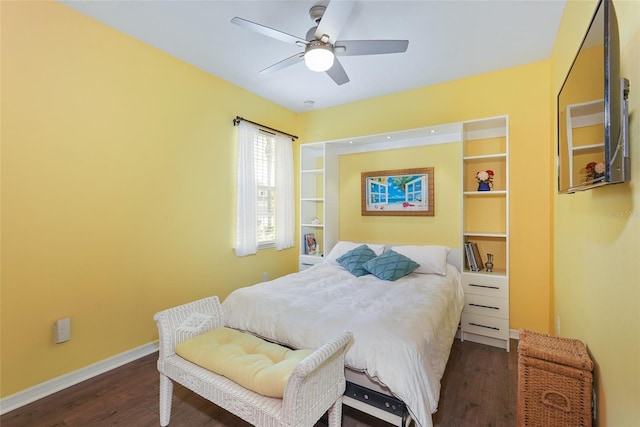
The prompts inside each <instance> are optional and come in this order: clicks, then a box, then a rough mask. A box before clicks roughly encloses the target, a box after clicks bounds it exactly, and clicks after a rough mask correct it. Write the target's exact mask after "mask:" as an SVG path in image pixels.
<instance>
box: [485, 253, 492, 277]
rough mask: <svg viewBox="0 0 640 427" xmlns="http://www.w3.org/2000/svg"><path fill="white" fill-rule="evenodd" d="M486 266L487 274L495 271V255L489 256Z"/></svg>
mask: <svg viewBox="0 0 640 427" xmlns="http://www.w3.org/2000/svg"><path fill="white" fill-rule="evenodd" d="M484 266H485V267H486V269H487V273H491V272H492V271H493V254H487V262H485V263H484Z"/></svg>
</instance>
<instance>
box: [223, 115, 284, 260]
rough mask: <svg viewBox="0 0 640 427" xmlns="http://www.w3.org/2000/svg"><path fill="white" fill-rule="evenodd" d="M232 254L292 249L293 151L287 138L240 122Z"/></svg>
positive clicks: (239, 254) (242, 254) (241, 254)
mask: <svg viewBox="0 0 640 427" xmlns="http://www.w3.org/2000/svg"><path fill="white" fill-rule="evenodd" d="M239 126H240V128H239V131H238V168H237V184H238V188H237V191H238V200H237V222H236V244H235V253H236V255H238V256H245V255H251V254H255V253H256V252H257V251H258V249H259V248H266V247H273V246H275V247H276V249H278V250H281V249H286V248H290V247H292V246H293V241H294V238H293V237H294V223H295V218H294V215H295V211H294V203H293V148H292V147H291V140H290V139H289V138H286V137H283V136H280V135H274V134H271V133H269V132H265V131H262V130H260V129H258V128H256V127H254V126H252V125H250V124H248V123H246V122H244V121H243V122H240V124H239Z"/></svg>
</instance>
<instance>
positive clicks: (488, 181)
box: [476, 169, 494, 191]
mask: <svg viewBox="0 0 640 427" xmlns="http://www.w3.org/2000/svg"><path fill="white" fill-rule="evenodd" d="M493 175H494V174H493V171H492V170H491V169H487V170H486V171H479V172H476V179H477V180H478V191H491V187H493Z"/></svg>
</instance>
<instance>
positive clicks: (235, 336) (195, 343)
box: [176, 327, 313, 398]
mask: <svg viewBox="0 0 640 427" xmlns="http://www.w3.org/2000/svg"><path fill="white" fill-rule="evenodd" d="M176 353H177V354H178V355H179V356H180V357H182V358H184V359H186V360H188V361H190V362H192V363H195V364H196V365H198V366H201V367H203V368H205V369H208V370H209V371H212V372H215V373H216V374H219V375H223V376H225V377H227V378H229V379H230V380H232V381H234V382H235V383H237V384H239V385H241V386H242V387H244V388H246V389H249V390H253V391H255V392H256V393H259V394H261V395H264V396H270V397H277V398H282V397H283V396H284V388H285V386H286V385H287V381H288V380H289V376H290V375H291V372H292V371H293V369H294V368H295V367H296V365H297V364H298V363H300V361H302V359H304V358H305V357H307V356H308V355H310V354H311V353H313V350H290V349H288V348H286V347H282V346H280V345H277V344H273V343H270V342H267V341H264V340H262V339H260V338H258V337H255V336H253V335H250V334H245V333H243V332H240V331H236V330H234V329H230V328H225V327H221V328H215V329H212V330H210V331H208V332H206V333H204V334H202V335H198V336H197V337H194V338H191V339H189V340H186V341H183V342H181V343H180V344H178V345H177V346H176Z"/></svg>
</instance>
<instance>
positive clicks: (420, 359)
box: [222, 263, 464, 427]
mask: <svg viewBox="0 0 640 427" xmlns="http://www.w3.org/2000/svg"><path fill="white" fill-rule="evenodd" d="M447 268H448V270H447V275H446V276H445V277H443V276H438V275H434V274H417V273H411V274H409V275H407V276H405V277H403V278H401V279H399V280H397V281H395V282H389V281H383V280H380V279H377V278H376V277H375V276H373V275H367V276H362V277H355V276H353V275H352V274H351V273H349V272H348V271H346V270H345V269H343V268H342V267H340V266H335V265H330V264H326V263H321V264H319V265H317V266H315V267H313V268H310V269H308V270H305V271H303V272H300V273H294V274H290V275H288V276H284V277H281V278H279V279H276V280H273V281H271V282H264V283H260V284H257V285H254V286H250V287H246V288H241V289H238V290H236V291H234V292H232V293H231V294H230V295H229V296H228V297H227V298H226V299H225V301H224V302H223V304H222V307H223V310H224V313H225V316H226V322H227V325H228V326H230V327H233V328H237V329H241V330H245V331H250V332H253V333H255V334H257V335H260V336H262V337H264V338H268V339H271V340H275V341H277V342H280V343H283V344H287V345H290V346H292V347H294V348H317V347H319V346H320V345H322V344H324V343H325V342H327V341H328V340H329V339H331V338H333V337H334V336H336V335H338V334H339V333H340V332H342V331H344V330H350V331H352V332H353V334H354V341H353V344H352V346H351V348H350V349H349V351H348V352H347V355H346V361H345V364H346V365H347V366H348V367H350V368H352V369H356V370H359V371H364V372H366V373H367V374H368V375H369V377H371V378H374V379H376V380H377V381H378V382H380V383H382V384H384V385H386V386H387V387H388V388H389V389H390V390H391V391H392V393H393V394H394V395H395V396H396V397H398V398H399V399H401V400H402V401H403V402H404V403H405V404H406V405H407V407H408V409H409V412H410V413H411V415H412V417H413V418H414V420H415V421H416V422H417V423H418V424H419V425H420V426H422V427H428V426H431V425H432V421H431V414H432V413H433V412H435V411H436V409H437V407H438V399H439V397H440V379H441V378H442V374H443V372H444V368H445V366H446V364H447V360H448V358H449V352H450V350H451V344H452V342H453V337H454V335H455V332H456V330H457V327H458V322H459V320H460V313H461V312H462V307H463V304H464V294H463V291H462V287H461V285H460V274H459V272H458V271H457V270H456V268H455V267H453V266H451V265H448V266H447Z"/></svg>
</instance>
